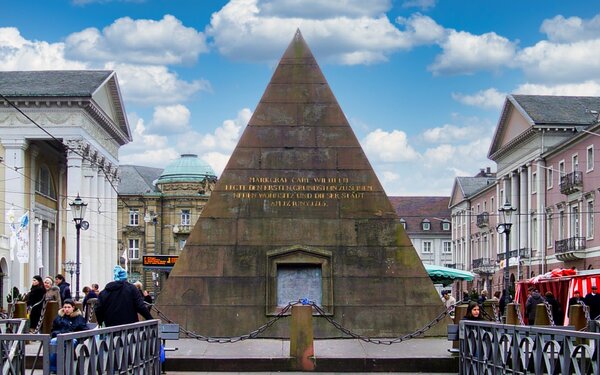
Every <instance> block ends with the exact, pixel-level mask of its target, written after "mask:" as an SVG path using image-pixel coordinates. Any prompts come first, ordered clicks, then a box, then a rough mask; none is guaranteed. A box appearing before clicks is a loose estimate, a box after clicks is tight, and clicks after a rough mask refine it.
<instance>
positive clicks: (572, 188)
mask: <svg viewBox="0 0 600 375" xmlns="http://www.w3.org/2000/svg"><path fill="white" fill-rule="evenodd" d="M582 188H583V172H581V171H575V172H571V173H567V174H566V175H564V176H562V177H561V178H560V192H561V193H562V194H567V195H568V194H572V193H575V192H577V191H580V190H581V189H582Z"/></svg>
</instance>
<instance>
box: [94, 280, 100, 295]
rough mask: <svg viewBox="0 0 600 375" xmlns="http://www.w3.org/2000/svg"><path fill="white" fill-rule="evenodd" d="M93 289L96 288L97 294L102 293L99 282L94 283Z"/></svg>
mask: <svg viewBox="0 0 600 375" xmlns="http://www.w3.org/2000/svg"><path fill="white" fill-rule="evenodd" d="M92 289H93V290H94V293H96V295H97V296H99V295H100V286H99V285H98V284H96V283H94V284H92Z"/></svg>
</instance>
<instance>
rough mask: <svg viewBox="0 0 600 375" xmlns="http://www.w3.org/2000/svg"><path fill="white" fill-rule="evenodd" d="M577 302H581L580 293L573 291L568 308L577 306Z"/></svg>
mask: <svg viewBox="0 0 600 375" xmlns="http://www.w3.org/2000/svg"><path fill="white" fill-rule="evenodd" d="M579 302H583V298H581V293H579V291H578V290H575V291H573V297H571V298H569V308H571V305H578V304H579Z"/></svg>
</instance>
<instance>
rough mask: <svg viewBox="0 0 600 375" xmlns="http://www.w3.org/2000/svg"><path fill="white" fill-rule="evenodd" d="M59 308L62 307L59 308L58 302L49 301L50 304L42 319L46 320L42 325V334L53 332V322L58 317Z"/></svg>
mask: <svg viewBox="0 0 600 375" xmlns="http://www.w3.org/2000/svg"><path fill="white" fill-rule="evenodd" d="M59 308H60V307H59V306H58V302H56V301H48V304H47V305H46V313H45V314H44V316H43V317H42V319H44V322H43V323H42V329H41V331H42V332H41V333H45V334H49V333H50V332H52V322H53V321H54V319H55V318H56V316H57V315H58V310H59Z"/></svg>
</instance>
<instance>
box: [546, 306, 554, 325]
mask: <svg viewBox="0 0 600 375" xmlns="http://www.w3.org/2000/svg"><path fill="white" fill-rule="evenodd" d="M544 306H545V307H546V314H547V315H548V320H549V321H550V325H551V326H552V327H554V326H555V324H554V315H553V314H552V305H550V303H549V302H548V301H544Z"/></svg>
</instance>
